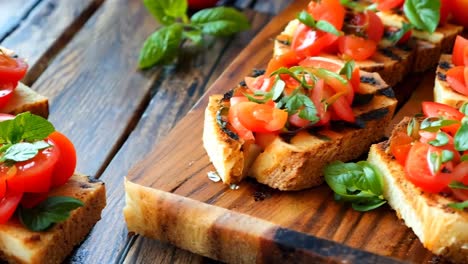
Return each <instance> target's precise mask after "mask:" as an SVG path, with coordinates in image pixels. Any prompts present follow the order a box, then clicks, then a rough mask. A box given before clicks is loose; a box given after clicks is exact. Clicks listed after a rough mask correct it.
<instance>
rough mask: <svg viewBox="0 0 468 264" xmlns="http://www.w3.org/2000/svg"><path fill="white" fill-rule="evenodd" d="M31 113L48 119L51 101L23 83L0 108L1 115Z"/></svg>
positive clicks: (19, 84)
mask: <svg viewBox="0 0 468 264" xmlns="http://www.w3.org/2000/svg"><path fill="white" fill-rule="evenodd" d="M27 111H29V112H31V113H33V114H35V115H40V116H42V117H44V118H47V116H48V115H49V101H48V99H47V97H45V96H42V95H40V94H38V93H36V92H35V91H33V90H31V88H29V87H27V86H26V85H24V84H22V83H18V86H17V87H16V89H15V91H14V92H13V96H12V98H11V99H10V100H9V101H8V103H7V104H6V105H5V106H4V107H0V113H7V114H12V115H16V114H19V113H22V112H27Z"/></svg>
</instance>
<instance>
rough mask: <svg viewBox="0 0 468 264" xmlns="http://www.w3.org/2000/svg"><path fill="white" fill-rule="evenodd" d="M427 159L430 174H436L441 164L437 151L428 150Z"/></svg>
mask: <svg viewBox="0 0 468 264" xmlns="http://www.w3.org/2000/svg"><path fill="white" fill-rule="evenodd" d="M427 161H428V163H429V169H430V170H431V172H432V174H436V173H437V172H438V171H439V170H440V166H441V165H442V159H441V157H440V155H439V154H438V153H437V152H428V153H427Z"/></svg>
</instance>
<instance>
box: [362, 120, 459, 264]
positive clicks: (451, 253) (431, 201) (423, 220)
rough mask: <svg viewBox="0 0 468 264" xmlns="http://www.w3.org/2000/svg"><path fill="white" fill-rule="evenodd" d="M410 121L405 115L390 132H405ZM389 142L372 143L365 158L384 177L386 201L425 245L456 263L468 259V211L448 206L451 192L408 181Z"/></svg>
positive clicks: (452, 200) (451, 199)
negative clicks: (446, 193)
mask: <svg viewBox="0 0 468 264" xmlns="http://www.w3.org/2000/svg"><path fill="white" fill-rule="evenodd" d="M409 121H410V118H405V119H404V120H403V121H402V122H401V123H399V124H398V125H397V126H396V127H395V129H394V131H393V134H395V133H396V131H404V133H406V127H407V126H408V122H409ZM389 140H390V141H391V140H392V137H390V139H389ZM388 145H389V144H388V142H387V141H385V142H382V143H379V144H375V145H372V147H371V149H370V152H369V158H368V160H369V162H371V163H372V164H374V165H375V166H377V167H378V168H379V169H380V172H381V173H382V175H383V177H384V197H385V199H386V200H387V201H388V203H389V205H390V206H391V207H392V208H393V209H394V210H395V211H396V213H397V216H398V217H399V218H401V219H403V220H404V221H405V224H406V225H407V226H408V227H410V228H411V229H413V231H414V233H415V234H416V235H417V236H418V238H419V240H420V241H421V242H422V244H423V245H424V246H425V247H426V248H427V249H429V250H431V251H432V252H433V253H435V254H437V255H442V256H445V257H448V258H450V259H451V260H453V261H455V262H457V263H468V212H467V211H461V210H456V209H453V208H451V207H449V206H447V204H448V203H451V202H455V200H454V199H453V198H451V197H450V196H442V195H440V194H431V193H426V192H424V191H422V190H421V189H420V188H419V187H417V186H415V185H414V184H413V183H411V182H410V181H408V180H407V179H406V176H405V172H404V168H403V167H402V166H401V165H400V164H399V163H398V162H397V161H396V160H395V159H394V158H393V157H392V155H391V154H388V153H389V151H388Z"/></svg>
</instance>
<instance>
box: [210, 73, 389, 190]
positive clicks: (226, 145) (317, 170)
mask: <svg viewBox="0 0 468 264" xmlns="http://www.w3.org/2000/svg"><path fill="white" fill-rule="evenodd" d="M361 80H363V81H366V82H367V83H366V82H362V83H361V86H360V91H358V92H357V95H356V97H361V98H367V99H366V102H365V103H362V102H361V104H359V106H355V107H353V112H354V114H355V116H356V117H357V120H359V121H358V122H357V124H358V125H357V126H361V127H349V126H345V125H332V126H331V127H330V128H328V129H320V130H316V131H312V130H310V131H301V132H299V133H297V134H295V135H292V136H277V137H275V138H274V139H273V140H272V141H271V143H270V144H269V145H268V146H267V147H266V148H265V149H264V150H263V151H262V152H261V153H260V149H259V148H258V147H256V145H255V144H246V142H244V141H243V140H242V139H239V138H236V137H235V134H234V133H232V132H230V131H229V130H228V129H226V128H223V127H221V126H220V124H219V119H218V118H217V116H218V114H217V113H218V111H222V106H223V101H222V98H223V96H221V95H214V96H211V97H210V100H209V104H208V107H207V108H206V111H205V123H204V131H203V144H204V147H205V149H206V151H207V153H208V156H209V157H210V160H211V161H212V163H213V165H214V167H215V168H216V170H217V172H218V174H219V175H220V177H221V178H222V179H223V182H225V183H236V182H239V181H240V180H241V179H242V178H243V177H245V176H246V175H248V176H250V177H253V178H255V179H256V180H257V181H258V182H261V183H264V184H267V185H269V186H271V187H273V188H276V189H280V190H301V189H305V188H309V187H312V186H316V185H319V184H321V183H323V176H322V168H323V167H324V166H325V165H326V164H327V163H329V162H332V161H334V160H343V161H348V160H351V159H355V158H358V157H359V156H360V155H362V154H363V153H365V152H366V151H367V150H368V148H369V146H370V145H371V144H372V142H375V141H377V140H379V139H381V138H382V137H383V135H384V128H385V126H386V124H387V123H388V122H389V121H390V119H391V117H392V116H393V113H394V110H395V107H396V100H395V99H394V98H393V90H392V89H391V88H390V87H389V86H388V85H386V83H385V82H384V81H383V80H382V79H381V78H380V76H379V75H378V74H376V73H366V72H361ZM233 134H234V135H233ZM250 164H251V166H250Z"/></svg>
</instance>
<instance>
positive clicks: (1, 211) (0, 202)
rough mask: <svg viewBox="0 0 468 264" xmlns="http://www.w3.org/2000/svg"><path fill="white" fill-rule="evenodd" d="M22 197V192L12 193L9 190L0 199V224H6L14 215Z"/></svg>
mask: <svg viewBox="0 0 468 264" xmlns="http://www.w3.org/2000/svg"><path fill="white" fill-rule="evenodd" d="M22 196H23V193H22V192H14V191H12V190H10V189H9V190H8V192H7V193H6V195H5V196H3V197H1V198H0V224H5V223H6V222H8V220H9V219H10V218H11V216H12V215H13V214H14V213H15V210H16V208H17V207H18V204H19V202H20V201H21V197H22Z"/></svg>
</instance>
